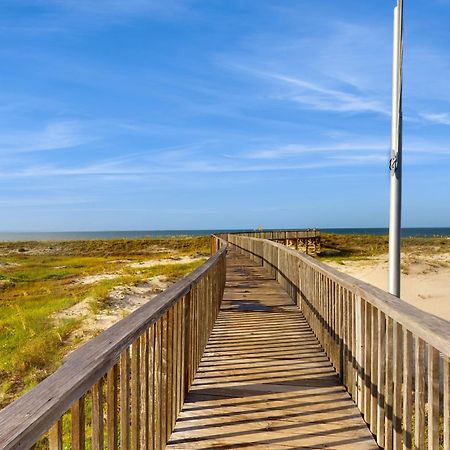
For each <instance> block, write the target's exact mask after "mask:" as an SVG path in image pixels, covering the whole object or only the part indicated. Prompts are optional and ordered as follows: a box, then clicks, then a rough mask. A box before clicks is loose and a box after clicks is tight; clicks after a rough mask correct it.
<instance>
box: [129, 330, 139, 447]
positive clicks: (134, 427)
mask: <svg viewBox="0 0 450 450" xmlns="http://www.w3.org/2000/svg"><path fill="white" fill-rule="evenodd" d="M139 366H140V358H139V338H137V339H136V340H135V341H134V342H133V343H132V344H131V448H132V449H133V450H134V449H138V448H139V436H140V431H139V430H140V428H139V426H140V424H139V416H140V401H139V394H140V380H139Z"/></svg>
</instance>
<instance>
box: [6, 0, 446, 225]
mask: <svg viewBox="0 0 450 450" xmlns="http://www.w3.org/2000/svg"><path fill="white" fill-rule="evenodd" d="M394 3H395V2H394V0H392V1H382V2H380V1H350V0H342V1H339V2H337V1H336V0H323V1H321V2H312V1H310V0H297V1H290V0H285V1H279V0H278V1H276V0H271V1H266V0H258V1H251V0H240V1H239V0H221V1H217V0H198V1H195V0H164V1H154V0H127V1H118V0H95V1H94V0H92V1H91V0H2V2H1V3H0V58H1V69H0V207H1V210H2V215H1V217H2V219H1V222H0V230H3V231H7V230H8V231H30V230H35V231H47V230H48V231H57V230H61V231H63V230H118V229H122V230H123V229H138V230H140V229H169V228H170V229H186V228H191V229H196V228H202V229H206V228H246V227H258V226H263V227H266V228H269V227H312V226H315V227H367V226H373V227H381V226H386V225H387V223H388V197H389V175H388V159H389V145H390V108H391V106H390V105H391V59H392V43H391V42H392V11H393V7H394ZM405 4H406V5H405V7H406V11H405V26H406V28H405V84H404V116H405V123H404V208H403V219H404V220H403V224H404V226H450V206H449V198H450V176H449V174H450V82H449V80H450V27H449V26H448V24H449V23H450V0H428V1H425V0H417V1H414V2H412V1H405Z"/></svg>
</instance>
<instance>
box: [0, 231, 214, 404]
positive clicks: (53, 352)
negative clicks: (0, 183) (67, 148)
mask: <svg viewBox="0 0 450 450" xmlns="http://www.w3.org/2000/svg"><path fill="white" fill-rule="evenodd" d="M208 253H209V238H208V237H195V238H170V239H136V240H128V239H120V240H92V241H66V242H62V241H55V242H14V243H11V242H5V243H0V407H2V406H5V405H6V404H7V403H9V402H10V401H12V400H13V399H14V398H16V397H17V396H18V395H20V394H21V393H23V392H24V391H26V390H28V389H30V388H31V387H33V386H34V385H35V384H37V383H38V382H39V381H41V380H42V379H43V378H45V377H46V376H48V375H49V374H50V373H51V372H53V371H54V370H55V369H56V368H57V367H58V366H59V365H60V364H61V361H62V360H63V358H64V356H65V355H66V354H67V353H68V352H70V351H71V350H73V349H74V348H75V347H77V346H78V345H80V343H81V342H83V341H84V340H85V338H86V336H85V335H87V336H88V337H91V336H92V335H95V334H96V332H98V331H97V330H96V329H95V328H94V329H89V330H86V329H83V324H86V323H87V322H86V320H87V318H89V317H92V316H95V315H96V314H99V313H100V312H102V311H105V310H108V308H110V302H109V298H110V293H111V291H112V290H113V289H115V288H117V287H118V286H133V285H137V284H139V283H143V282H146V281H148V280H151V279H152V278H154V277H164V280H165V281H166V282H167V283H170V282H173V281H175V280H177V279H179V278H181V277H183V276H184V275H186V274H187V273H189V272H191V271H192V270H194V269H195V268H196V267H198V266H199V265H200V264H202V262H203V261H204V260H205V257H206V256H207V254H208ZM186 257H189V258H186ZM149 262H150V263H149ZM158 262H160V263H158ZM80 302H85V303H86V305H87V308H86V309H85V310H84V311H83V314H81V315H75V316H72V317H64V316H60V315H59V313H60V312H61V311H65V310H67V309H68V308H71V307H73V306H74V305H76V304H79V303H80ZM83 304H84V303H83ZM126 313H127V312H126V311H124V312H122V317H123V315H125V314H126ZM119 318H120V317H119ZM89 324H90V325H89V327H91V322H89ZM80 330H82V332H81V333H80Z"/></svg>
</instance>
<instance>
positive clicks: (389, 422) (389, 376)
mask: <svg viewBox="0 0 450 450" xmlns="http://www.w3.org/2000/svg"><path fill="white" fill-rule="evenodd" d="M392 326H393V325H392V319H391V318H390V317H389V316H386V383H385V386H384V389H385V403H384V405H385V422H384V448H385V450H390V449H392V445H393V441H392V437H393V415H392V414H393V385H392V383H393V381H392V380H393V343H392V338H393V336H392Z"/></svg>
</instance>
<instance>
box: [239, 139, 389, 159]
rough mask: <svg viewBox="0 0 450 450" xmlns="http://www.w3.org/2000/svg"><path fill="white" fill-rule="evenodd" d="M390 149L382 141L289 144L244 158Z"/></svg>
mask: <svg viewBox="0 0 450 450" xmlns="http://www.w3.org/2000/svg"><path fill="white" fill-rule="evenodd" d="M388 149H389V144H388V142H383V141H381V140H373V141H369V140H367V141H361V140H359V141H358V140H357V139H355V140H354V141H348V142H340V143H335V142H333V143H328V144H319V145H317V144H310V145H305V144H288V145H284V146H280V147H275V148H271V149H265V150H257V151H251V152H248V153H244V154H243V155H242V156H244V157H246V158H249V159H284V158H288V157H296V156H299V155H304V154H308V153H309V154H311V153H312V154H317V153H348V152H358V151H359V152H369V151H387V150H388Z"/></svg>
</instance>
